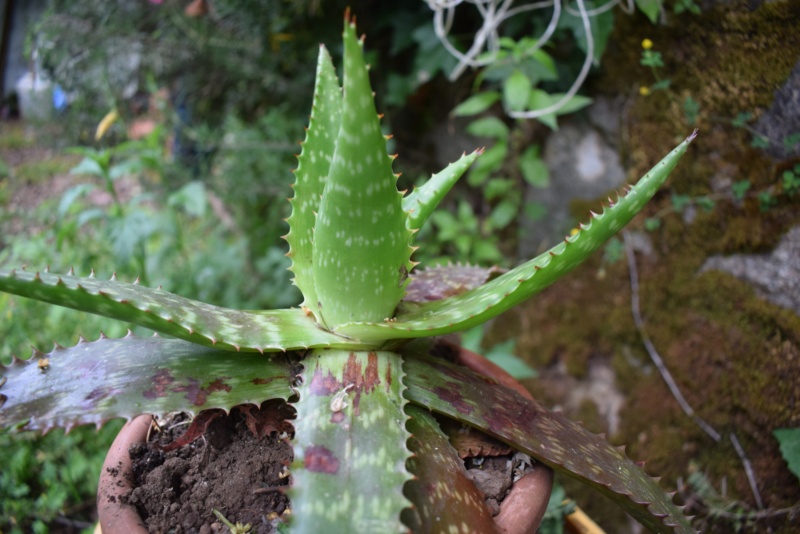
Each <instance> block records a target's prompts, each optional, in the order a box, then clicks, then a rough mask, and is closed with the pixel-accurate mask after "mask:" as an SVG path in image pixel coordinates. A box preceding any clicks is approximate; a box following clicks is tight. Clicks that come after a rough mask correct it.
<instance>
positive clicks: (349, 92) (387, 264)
mask: <svg viewBox="0 0 800 534" xmlns="http://www.w3.org/2000/svg"><path fill="white" fill-rule="evenodd" d="M343 85H344V100H343V105H342V124H341V127H340V129H339V135H338V137H337V139H336V150H335V152H334V155H333V161H332V162H331V167H330V170H329V173H328V179H327V181H326V182H325V189H324V191H323V193H322V200H321V202H320V206H319V212H318V213H317V220H316V224H315V226H314V242H313V244H312V247H313V257H314V261H313V264H312V271H313V276H314V284H315V288H316V292H317V298H318V300H319V303H320V306H319V312H320V319H321V320H322V322H323V323H324V324H325V325H327V326H328V327H329V328H332V329H335V327H336V325H339V324H342V323H345V322H351V321H383V320H384V319H389V318H391V317H392V316H393V315H394V310H395V308H396V307H397V304H398V303H399V302H400V300H401V299H402V298H403V292H404V288H405V280H406V278H407V276H408V272H409V271H410V270H411V268H412V266H413V264H412V263H411V253H412V251H413V249H412V248H411V245H410V241H411V235H412V231H411V230H409V229H407V228H406V214H405V212H404V211H403V209H402V194H401V193H400V192H399V191H398V190H397V184H396V182H397V177H396V176H395V174H394V173H393V172H392V158H391V157H389V155H388V154H387V153H386V139H385V138H384V136H383V133H382V132H381V127H380V121H379V118H378V113H377V111H376V110H375V102H374V99H373V96H372V89H371V88H370V85H369V71H368V69H367V66H366V64H365V62H364V55H363V52H362V43H361V42H359V41H358V39H357V38H356V33H355V25H354V24H346V27H345V31H344V84H343Z"/></svg>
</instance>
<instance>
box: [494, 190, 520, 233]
mask: <svg viewBox="0 0 800 534" xmlns="http://www.w3.org/2000/svg"><path fill="white" fill-rule="evenodd" d="M518 208H519V200H518V197H515V198H514V200H512V199H509V198H507V199H504V200H501V201H500V202H499V203H498V204H497V206H495V207H494V208H492V212H491V213H490V214H489V218H488V221H489V224H490V225H491V230H492V231H496V230H502V229H503V228H505V227H506V226H508V225H509V224H510V223H511V221H513V220H514V219H515V218H516V217H517V213H518Z"/></svg>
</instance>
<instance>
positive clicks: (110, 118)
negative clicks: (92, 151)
mask: <svg viewBox="0 0 800 534" xmlns="http://www.w3.org/2000/svg"><path fill="white" fill-rule="evenodd" d="M118 118H119V113H117V110H116V109H114V110H111V111H109V112H108V113H107V114H106V116H105V117H103V120H101V121H100V124H98V125H97V131H96V132H95V134H94V140H95V141H99V140H100V138H101V137H103V136H104V135H105V134H106V132H107V131H108V129H109V128H111V125H112V124H114V122H116V120H117V119H118Z"/></svg>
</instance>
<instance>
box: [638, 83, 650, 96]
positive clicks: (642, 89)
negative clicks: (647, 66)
mask: <svg viewBox="0 0 800 534" xmlns="http://www.w3.org/2000/svg"><path fill="white" fill-rule="evenodd" d="M639 94H640V95H642V96H647V95H649V94H650V88H649V87H645V86H644V85H643V86H641V87H640V88H639Z"/></svg>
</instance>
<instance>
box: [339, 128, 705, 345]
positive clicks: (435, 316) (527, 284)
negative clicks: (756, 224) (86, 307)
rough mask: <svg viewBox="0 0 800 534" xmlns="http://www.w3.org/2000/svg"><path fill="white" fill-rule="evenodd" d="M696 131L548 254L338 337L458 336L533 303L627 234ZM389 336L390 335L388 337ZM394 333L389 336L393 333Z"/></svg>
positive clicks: (351, 328) (353, 327)
mask: <svg viewBox="0 0 800 534" xmlns="http://www.w3.org/2000/svg"><path fill="white" fill-rule="evenodd" d="M696 134H697V131H695V132H693V133H692V135H690V136H689V137H688V138H686V140H684V141H683V142H682V143H681V144H680V145H678V146H677V147H676V148H675V149H674V150H672V152H670V153H669V154H668V155H667V156H666V157H665V158H664V159H662V160H661V161H660V162H659V163H658V164H656V165H655V166H654V167H653V168H652V169H651V170H650V171H649V172H648V173H647V174H645V175H644V176H643V177H642V179H641V180H639V182H638V183H637V184H636V185H635V186H633V187H632V188H631V189H630V190H629V191H628V193H627V194H626V195H624V196H621V197H620V198H619V199H618V200H617V202H612V203H611V204H610V206H609V207H608V208H606V209H604V210H603V212H602V213H600V214H599V215H598V214H592V219H591V221H590V222H589V223H588V224H585V225H584V224H582V225H581V227H580V230H579V231H578V232H577V233H576V234H574V235H571V236H568V237H565V238H564V241H563V242H561V243H559V244H558V245H556V246H554V247H553V248H551V249H550V250H549V251H547V252H545V253H544V254H541V255H539V256H537V257H536V258H534V259H532V260H530V261H528V262H526V263H524V264H522V265H520V266H518V267H516V268H515V269H512V270H511V271H509V272H508V273H506V274H504V275H501V276H499V277H497V278H495V279H494V280H492V281H490V282H488V283H486V284H484V285H482V286H480V287H478V288H476V289H473V290H471V291H467V292H465V293H462V294H459V295H455V296H453V297H449V298H445V299H441V300H436V301H432V302H428V303H424V304H409V305H405V306H404V308H403V309H401V310H399V311H398V313H397V315H396V317H395V318H394V320H392V321H385V322H383V323H350V324H345V325H342V326H340V327H338V328H337V329H336V331H337V333H340V334H343V335H346V336H350V337H354V338H357V339H360V340H361V341H369V340H376V341H377V340H379V339H403V338H415V337H422V336H436V335H443V334H449V333H454V332H458V331H461V330H465V329H467V328H470V327H473V326H476V325H479V324H482V323H484V322H486V321H487V320H489V319H491V318H493V317H496V316H497V315H499V314H501V313H503V312H504V311H506V310H509V309H511V308H513V307H514V306H516V305H517V304H520V303H521V302H523V301H525V300H527V299H528V298H530V297H532V296H533V295H535V294H536V293H538V292H540V291H541V290H543V289H544V288H546V287H548V286H549V285H551V284H552V283H553V282H555V281H556V280H558V279H559V278H561V277H562V276H564V275H565V274H567V273H568V272H569V271H570V270H572V269H573V268H575V267H576V266H578V265H579V264H580V263H582V262H583V261H584V260H585V259H586V258H587V257H588V256H589V255H590V254H592V253H593V252H594V251H595V250H597V249H598V248H600V246H602V244H603V243H604V242H605V241H606V240H608V239H609V238H610V237H611V236H613V235H614V234H615V233H617V232H618V231H619V230H621V229H622V228H623V226H625V225H626V224H627V223H628V222H629V221H630V220H631V219H632V218H633V217H634V216H635V215H636V214H637V213H638V212H639V211H640V210H641V209H642V207H643V206H644V205H645V203H646V202H647V201H648V200H650V199H651V198H652V197H653V195H655V193H656V191H658V188H659V187H660V186H661V185H662V184H663V183H664V181H665V180H666V179H667V177H668V176H669V173H670V172H671V171H672V170H673V169H674V168H675V166H676V165H677V163H678V161H679V160H680V158H681V156H682V155H683V154H684V153H686V150H687V148H688V146H689V143H691V142H692V140H694V138H695V136H696ZM387 331H388V332H387ZM389 332H390V333H389Z"/></svg>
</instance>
